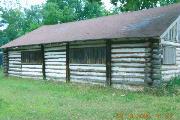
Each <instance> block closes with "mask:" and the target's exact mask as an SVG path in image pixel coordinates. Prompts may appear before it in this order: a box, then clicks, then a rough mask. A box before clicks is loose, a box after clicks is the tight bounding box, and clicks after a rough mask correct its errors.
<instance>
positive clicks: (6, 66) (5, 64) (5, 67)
mask: <svg viewBox="0 0 180 120" xmlns="http://www.w3.org/2000/svg"><path fill="white" fill-rule="evenodd" d="M8 56H9V55H8V48H5V49H3V72H4V75H5V76H6V77H8V70H9V57H8Z"/></svg>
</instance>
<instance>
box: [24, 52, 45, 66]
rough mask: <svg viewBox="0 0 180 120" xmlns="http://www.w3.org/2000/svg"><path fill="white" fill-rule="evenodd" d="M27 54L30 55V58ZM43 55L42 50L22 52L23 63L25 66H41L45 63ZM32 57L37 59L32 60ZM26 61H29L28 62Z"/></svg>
mask: <svg viewBox="0 0 180 120" xmlns="http://www.w3.org/2000/svg"><path fill="white" fill-rule="evenodd" d="M27 54H29V56H28V55H27ZM42 55H43V54H42V51H41V50H31V51H21V63H22V64H24V65H41V64H42V63H43V59H42ZM30 56H31V57H34V56H35V57H34V58H35V59H33V60H32V58H30ZM27 57H28V58H27ZM38 58H39V59H38ZM25 59H28V61H26V60H25ZM37 59H38V60H37Z"/></svg>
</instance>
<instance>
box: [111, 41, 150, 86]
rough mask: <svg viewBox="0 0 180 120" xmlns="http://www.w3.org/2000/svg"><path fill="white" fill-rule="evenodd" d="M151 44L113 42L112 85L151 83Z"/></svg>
mask: <svg viewBox="0 0 180 120" xmlns="http://www.w3.org/2000/svg"><path fill="white" fill-rule="evenodd" d="M150 47H151V43H150V42H144V41H142V42H140V41H134V42H123V41H122V42H119V43H117V42H113V43H112V49H111V58H112V59H111V60H112V63H111V64H112V75H111V76H112V84H144V81H145V80H148V81H151V48H150Z"/></svg>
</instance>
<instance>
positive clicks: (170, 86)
mask: <svg viewBox="0 0 180 120" xmlns="http://www.w3.org/2000/svg"><path fill="white" fill-rule="evenodd" d="M179 86H180V76H176V77H174V78H171V80H170V81H168V82H165V83H161V84H160V86H159V87H151V88H149V87H146V88H145V92H146V93H150V94H153V95H156V96H164V95H170V96H172V95H177V94H180V91H179V89H178V87H179Z"/></svg>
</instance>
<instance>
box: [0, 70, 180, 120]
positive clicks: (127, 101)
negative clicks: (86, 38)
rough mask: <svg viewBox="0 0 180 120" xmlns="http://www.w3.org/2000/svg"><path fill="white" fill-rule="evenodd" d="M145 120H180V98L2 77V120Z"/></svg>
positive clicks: (0, 79) (0, 90)
mask: <svg viewBox="0 0 180 120" xmlns="http://www.w3.org/2000/svg"><path fill="white" fill-rule="evenodd" d="M149 117H150V118H149ZM121 118H123V119H121ZM146 118H149V119H150V120H166V119H167V120H168V119H169V120H179V118H180V95H173V96H167V95H165V96H155V95H152V94H148V93H144V92H129V91H122V90H117V89H113V88H107V87H99V86H90V85H77V84H71V83H68V84H67V83H54V82H46V81H43V80H39V81H35V80H30V79H20V78H13V77H9V78H5V77H3V75H2V73H1V74H0V120H111V119H114V120H116V119H117V120H118V119H119V120H127V119H128V120H140V119H141V120H145V119H146Z"/></svg>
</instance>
